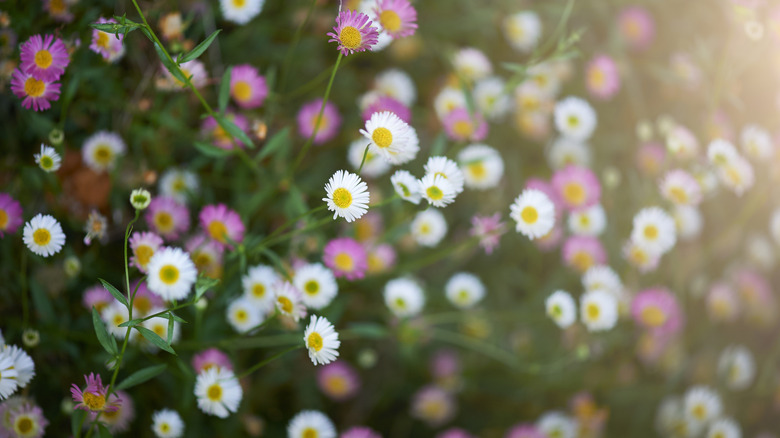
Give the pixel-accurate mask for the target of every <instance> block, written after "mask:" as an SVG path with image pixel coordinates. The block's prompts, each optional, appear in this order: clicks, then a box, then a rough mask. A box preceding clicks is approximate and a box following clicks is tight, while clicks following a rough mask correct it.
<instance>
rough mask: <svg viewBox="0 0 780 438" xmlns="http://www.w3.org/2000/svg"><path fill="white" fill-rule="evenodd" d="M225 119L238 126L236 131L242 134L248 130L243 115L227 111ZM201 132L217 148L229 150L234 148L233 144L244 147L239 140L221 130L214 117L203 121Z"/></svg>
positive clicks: (247, 123)
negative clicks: (240, 131) (238, 130)
mask: <svg viewBox="0 0 780 438" xmlns="http://www.w3.org/2000/svg"><path fill="white" fill-rule="evenodd" d="M226 117H227V119H228V120H230V121H231V122H233V123H235V125H236V126H238V129H240V130H242V131H244V132H247V130H249V120H247V118H246V117H244V116H243V115H241V114H239V113H235V112H233V111H232V110H228V111H227V113H226ZM201 132H203V133H204V134H205V135H206V136H207V137H208V138H209V139H210V140H211V141H212V142H213V143H214V146H216V147H218V148H222V149H227V150H231V149H233V148H234V147H235V146H234V143H235V144H237V145H238V146H239V147H244V146H245V145H244V143H243V142H242V141H241V140H239V139H237V138H233V137H231V136H230V134H228V133H227V131H225V130H224V129H222V127H221V126H219V123H217V121H216V119H214V117H207V118H206V119H205V120H203V125H202V126H201Z"/></svg>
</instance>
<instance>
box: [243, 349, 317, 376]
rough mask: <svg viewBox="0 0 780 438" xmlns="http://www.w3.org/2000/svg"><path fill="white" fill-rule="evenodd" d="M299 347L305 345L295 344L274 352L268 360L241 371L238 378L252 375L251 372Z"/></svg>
mask: <svg viewBox="0 0 780 438" xmlns="http://www.w3.org/2000/svg"><path fill="white" fill-rule="evenodd" d="M299 348H303V345H295V346H292V347H290V348H288V349H286V350H282V351H280V352H279V353H276V354H274V355H273V356H271V357H269V358H268V359H266V360H264V361H262V362H258V363H257V364H256V365H255V366H253V367H252V368H249V369H248V370H246V371H244V372H243V373H241V374H239V375H238V376H236V378H237V379H241V378H243V377H246V376H248V375H250V374H252V373H254V372H255V371H257V370H259V369H260V368H262V367H264V366H266V365H268V364H269V363H271V362H273V361H275V360H276V359H279V358H280V357H282V356H284V355H285V354H287V353H289V352H291V351H293V350H297V349H299Z"/></svg>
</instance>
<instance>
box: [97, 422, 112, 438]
mask: <svg viewBox="0 0 780 438" xmlns="http://www.w3.org/2000/svg"><path fill="white" fill-rule="evenodd" d="M97 427H98V433H99V434H100V438H112V437H113V435H111V432H109V431H108V428H107V427H106V426H105V425H104V424H103V423H98V424H97Z"/></svg>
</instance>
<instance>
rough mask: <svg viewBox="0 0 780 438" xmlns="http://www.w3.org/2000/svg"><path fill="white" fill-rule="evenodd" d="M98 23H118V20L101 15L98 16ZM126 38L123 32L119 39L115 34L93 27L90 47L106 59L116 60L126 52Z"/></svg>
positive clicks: (109, 60)
mask: <svg viewBox="0 0 780 438" xmlns="http://www.w3.org/2000/svg"><path fill="white" fill-rule="evenodd" d="M97 23H116V20H114V19H113V18H109V19H105V18H102V17H101V18H98V20H97ZM124 39H125V36H124V35H123V34H119V38H118V39H117V37H116V35H114V34H110V33H107V32H103V31H101V30H97V29H92V43H91V44H90V45H89V49H90V50H92V51H93V52H95V53H97V54H98V55H100V56H102V57H103V59H105V60H106V61H108V62H114V61H116V60H117V59H119V58H121V57H122V55H124V53H125V47H124V45H122V43H123V41H124Z"/></svg>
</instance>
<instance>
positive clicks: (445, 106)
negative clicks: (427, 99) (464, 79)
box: [433, 87, 466, 120]
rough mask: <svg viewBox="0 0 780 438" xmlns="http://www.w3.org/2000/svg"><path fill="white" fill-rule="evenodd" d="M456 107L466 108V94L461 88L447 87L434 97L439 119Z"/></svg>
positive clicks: (434, 107)
mask: <svg viewBox="0 0 780 438" xmlns="http://www.w3.org/2000/svg"><path fill="white" fill-rule="evenodd" d="M456 108H466V95H465V94H463V90H461V89H460V88H455V87H445V88H443V89H442V90H441V91H440V92H439V94H437V95H436V97H435V98H434V99H433V109H434V110H436V115H437V116H438V117H439V120H443V119H444V117H445V116H447V114H449V113H450V111H452V110H454V109H456Z"/></svg>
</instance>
